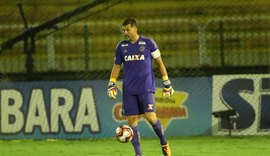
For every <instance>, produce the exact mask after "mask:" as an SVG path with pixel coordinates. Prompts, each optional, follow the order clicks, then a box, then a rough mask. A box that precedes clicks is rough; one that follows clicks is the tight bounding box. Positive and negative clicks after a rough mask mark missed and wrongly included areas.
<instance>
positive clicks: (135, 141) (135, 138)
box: [131, 126, 142, 155]
mask: <svg viewBox="0 0 270 156" xmlns="http://www.w3.org/2000/svg"><path fill="white" fill-rule="evenodd" d="M132 130H133V133H134V135H133V139H132V140H131V143H132V145H133V147H134V150H135V153H136V155H142V152H141V146H140V134H139V131H138V128H137V126H136V127H133V128H132Z"/></svg>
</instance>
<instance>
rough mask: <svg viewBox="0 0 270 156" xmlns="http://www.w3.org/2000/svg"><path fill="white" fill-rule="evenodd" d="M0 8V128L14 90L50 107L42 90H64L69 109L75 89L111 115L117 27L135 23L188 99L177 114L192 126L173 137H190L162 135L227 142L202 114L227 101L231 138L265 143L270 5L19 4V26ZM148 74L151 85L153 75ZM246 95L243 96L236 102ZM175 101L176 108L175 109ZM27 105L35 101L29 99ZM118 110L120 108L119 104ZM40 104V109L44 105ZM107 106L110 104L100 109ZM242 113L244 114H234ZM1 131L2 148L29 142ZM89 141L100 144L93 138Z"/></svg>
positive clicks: (4, 5)
mask: <svg viewBox="0 0 270 156" xmlns="http://www.w3.org/2000/svg"><path fill="white" fill-rule="evenodd" d="M92 3H95V6H94V7H89V9H87V10H84V11H81V12H80V11H78V10H77V12H76V11H74V10H76V9H77V8H81V10H83V6H85V5H87V4H92ZM0 4H1V5H0V7H1V13H0V21H1V24H0V34H1V36H0V44H1V53H0V55H1V57H0V72H1V88H2V91H1V115H2V116H1V123H4V119H3V116H4V115H3V114H4V111H5V110H4V106H3V102H4V100H3V99H6V100H9V99H8V98H4V96H3V95H5V94H4V93H6V92H3V90H4V89H17V90H19V91H21V92H22V96H23V97H28V96H29V95H28V94H27V93H31V91H29V90H31V89H32V88H42V89H41V90H42V91H43V93H44V97H45V100H44V101H46V100H47V99H49V98H50V96H49V93H48V92H49V91H48V90H50V89H51V88H55V86H58V87H59V86H60V88H61V87H62V88H69V89H70V88H71V89H70V90H72V93H74V97H75V100H76V99H78V98H79V97H78V96H79V95H76V93H78V92H77V91H80V90H78V89H80V88H76V87H77V85H79V86H82V88H83V87H86V86H88V87H92V88H93V90H94V93H93V94H94V96H95V101H96V102H97V103H98V104H100V105H102V106H104V109H107V110H109V112H110V111H111V109H112V108H111V107H112V106H113V105H114V104H115V102H108V101H109V99H108V98H107V97H106V83H107V81H108V79H109V75H110V70H111V67H112V64H113V58H114V50H115V46H116V44H117V43H118V42H119V41H120V40H122V38H123V37H122V34H121V29H120V26H121V23H122V21H123V19H125V18H127V17H134V18H136V19H137V21H138V27H139V32H140V33H141V34H143V35H146V36H150V37H152V38H154V39H155V41H156V42H157V44H158V45H159V47H160V50H161V52H162V56H163V60H164V62H165V64H166V66H167V68H168V73H169V76H170V77H171V78H172V82H173V83H174V84H175V88H176V90H177V91H179V95H178V94H177V96H185V94H186V93H187V94H188V95H189V96H188V98H189V99H190V100H189V101H187V103H186V106H187V109H188V110H189V112H188V113H189V115H190V116H188V117H187V118H192V117H194V118H196V120H194V121H193V120H192V119H191V120H184V121H179V122H177V123H175V124H176V125H177V126H178V127H180V128H182V129H180V128H179V129H178V128H176V130H177V131H178V130H179V131H188V132H190V129H191V128H192V129H193V131H192V132H191V133H188V132H179V133H178V132H175V131H173V129H175V127H173V126H171V127H170V129H171V132H170V133H169V132H168V133H169V134H170V135H171V136H174V135H176V136H178V135H211V134H212V133H213V131H218V132H221V134H227V133H228V125H226V124H225V123H224V124H225V125H223V129H222V128H221V129H220V127H219V128H213V127H218V126H220V125H219V124H220V121H219V120H218V119H215V118H213V116H212V115H211V113H212V112H213V111H218V110H224V109H227V108H226V107H225V105H224V99H225V97H227V98H228V97H229V100H228V99H227V101H226V100H225V104H226V105H229V106H231V107H233V108H235V109H236V110H237V111H238V113H240V112H241V114H240V117H239V116H238V119H236V123H234V125H233V126H234V128H235V129H236V130H233V133H235V134H239V135H243V134H244V135H253V134H263V135H267V134H268V129H269V122H270V120H269V115H267V113H268V112H269V110H270V109H269V104H268V103H267V101H268V95H269V93H268V91H269V87H268V77H269V75H267V73H268V72H269V67H268V65H269V63H270V59H269V55H270V52H269V50H270V49H269V41H270V36H269V33H270V29H269V22H270V11H269V7H270V2H269V1H267V0H258V1H252V0H239V1H235V0H218V1H212V0H211V1H209V0H208V1H206V0H205V1H204V0H201V1H197V0H189V1H185V0H178V1H177V0H175V1H171V0H169V1H165V0H155V1H152V0H147V1H142V0H136V1H134V0H128V1H121V0H118V1H117V0H111V1H101V0H97V1H85V0H66V1H62V0H58V1H57V2H56V1H51V0H46V1H37V0H23V1H21V4H22V10H23V12H24V15H25V18H26V21H27V23H24V22H23V17H22V13H20V10H19V7H18V5H17V4H18V2H16V3H15V2H13V1H8V0H2V1H1V2H0ZM72 11H73V12H72ZM67 13H74V14H72V17H71V18H68V19H65V17H68V16H67V15H70V14H67ZM63 15H64V16H63ZM65 15H66V16H65ZM73 15H74V16H73ZM59 17H60V19H59ZM54 19H56V20H59V21H60V22H58V23H55V24H54V25H52V26H51V27H44V28H43V29H38V30H39V31H38V33H32V32H34V31H35V30H36V29H35V28H36V27H38V26H39V25H42V24H44V23H46V22H49V21H54ZM26 25H27V27H26ZM25 32H27V33H25ZM20 34H22V36H23V37H22V38H20V40H19V41H18V42H17V41H16V42H12V41H14V40H12V39H14V38H16V37H17V36H18V35H20ZM10 41H11V42H10ZM156 75H157V76H159V73H158V72H157V71H156ZM120 79H121V78H120ZM230 80H237V81H236V83H235V85H232V86H229V87H231V88H226V89H227V92H226V90H225V89H224V88H223V86H224V85H226V83H227V82H229V81H230ZM230 82H231V81H230ZM250 83H251V85H250ZM157 86H158V87H162V86H161V82H160V81H157ZM46 87H47V88H46ZM234 87H236V88H234ZM222 89H224V90H225V91H224V92H225V93H223V92H222V91H223V90H222ZM237 89H238V90H237ZM221 90H222V91H221ZM64 91H65V90H64ZM231 91H232V93H231ZM246 91H248V92H249V93H246V94H245V93H244V92H246ZM240 92H241V96H236V99H233V98H232V100H231V103H228V102H229V101H230V97H233V96H235V94H234V95H231V94H233V93H236V94H238V93H239V95H240ZM182 93H183V94H182ZM47 94H48V95H47ZM59 94H61V93H59ZM220 94H222V97H221V95H220ZM242 94H243V95H242ZM7 95H8V94H7ZM31 95H33V94H31ZM37 95H40V94H37ZM41 95H42V94H41ZM177 96H176V97H175V98H176V99H175V100H179V99H177ZM239 97H242V98H239ZM10 98H12V96H10ZM14 99H15V98H14ZM30 99H34V100H33V101H35V100H37V101H39V102H40V101H43V100H42V99H38V97H33V98H31V97H30ZM157 100H158V98H157ZM180 100H183V99H182V98H181V99H180ZM252 100H254V101H252ZM117 102H121V99H118V101H117ZM117 102H116V103H117ZM33 103H34V102H33ZM45 103H46V105H49V104H48V103H49V102H45ZM104 103H105V104H104ZM108 103H112V104H111V105H110V106H107V107H106V105H109V104H108ZM161 103H162V100H161ZM164 103H166V102H164ZM181 104H182V103H181ZM239 104H243V106H239ZM248 104H249V105H248ZM10 105H12V104H10ZM27 105H28V103H27V98H26V101H24V102H23V106H22V110H25V109H26V110H27V109H28V108H27V107H28V106H27ZM162 106H163V105H162ZM245 106H248V107H250V106H251V107H253V109H243V110H242V108H246V107H245ZM36 107H37V106H36ZM74 107H78V106H74ZM97 107H98V106H97ZM5 108H12V106H10V107H8V106H7V107H5ZM59 108H60V107H59ZM36 109H40V108H38V107H37V108H36ZM102 109H103V108H102ZM240 109H241V110H240ZM75 110H77V109H76V108H75ZM192 110H195V111H194V112H192ZM25 112H27V111H25ZM10 113H11V114H12V112H10ZM39 113H40V112H39ZM47 113H48V112H47ZM97 113H99V112H97ZM242 113H243V114H242ZM254 113H255V114H254ZM48 114H49V113H48ZM71 114H72V113H71ZM90 114H91V113H90ZM192 114H193V115H194V116H192ZM238 115H239V114H238ZM242 115H243V116H242ZM24 116H27V114H24ZM36 116H39V115H38V114H37V115H36ZM71 116H72V115H71ZM98 116H99V114H98ZM101 117H102V115H101V113H100V116H99V118H100V119H99V120H102V119H101ZM109 117H110V116H109ZM109 117H108V118H109ZM243 117H244V118H243ZM200 118H201V120H200ZM249 119H250V120H249ZM5 120H6V119H5ZM8 120H11V121H9V123H12V122H15V120H16V116H15V119H13V118H12V117H10V118H9V119H8ZM240 120H241V122H240ZM253 120H254V122H253ZM104 122H105V121H104ZM183 122H186V123H185V124H184V123H183ZM105 123H106V122H105ZM105 123H103V124H105ZM213 123H217V124H213ZM243 123H246V124H243ZM36 124H37V123H36ZM39 124H40V123H39ZM50 124H52V123H50ZM117 124H119V123H114V124H112V125H103V126H105V127H103V132H102V133H110V134H109V135H105V137H111V136H112V133H111V132H112V131H113V129H114V128H115V126H116V125H117ZM10 125H11V124H10ZM32 125H35V123H33V124H32ZM59 125H62V128H63V131H65V130H66V129H65V128H66V127H65V126H64V127H63V125H65V123H64V124H63V123H60V120H59ZM188 125H189V126H191V128H190V127H188ZM206 125H209V126H210V127H209V126H206ZM144 126H145V125H144ZM0 127H1V130H2V131H1V133H2V134H1V135H0V136H1V138H2V139H13V138H15V139H16V138H27V137H29V135H27V136H25V135H24V131H26V130H22V129H20V128H18V132H14V133H15V134H14V135H13V136H12V134H9V135H8V136H7V135H6V134H5V133H4V132H3V129H4V128H3V127H4V125H3V124H2V125H1V126H0ZM22 127H24V126H22ZM36 127H38V126H36ZM60 127H61V126H60ZM108 127H111V129H110V128H109V129H108ZM145 127H146V126H145ZM43 128H44V127H43ZM101 128H102V126H101ZM212 128H213V129H214V130H213V131H212ZM241 128H244V129H241ZM40 129H42V128H40ZM40 129H39V128H35V132H36V133H38V132H39V131H40ZM64 129H65V130H64ZM104 129H105V131H104ZM170 129H169V130H168V131H170ZM194 129H196V130H194ZM21 130H22V131H21ZM44 131H45V130H44ZM85 131H87V130H85ZM223 132H224V133H223ZM18 133H19V135H18ZM215 134H216V133H215ZM217 134H219V133H217ZM89 135H90V136H91V134H85V133H84V134H83V135H80V134H76V135H73V136H69V135H65V132H63V134H62V133H61V135H51V134H47V135H45V136H43V135H42V134H41V136H40V135H39V134H37V136H38V138H43V137H44V138H51V137H56V138H70V137H71V138H85V137H89ZM143 136H152V134H143ZM32 137H35V135H33V136H30V138H32ZM91 137H92V136H91ZM93 137H100V136H95V134H94V135H93Z"/></svg>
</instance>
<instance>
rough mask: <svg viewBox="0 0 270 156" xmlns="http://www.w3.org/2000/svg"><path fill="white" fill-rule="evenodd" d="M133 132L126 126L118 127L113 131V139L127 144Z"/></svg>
mask: <svg viewBox="0 0 270 156" xmlns="http://www.w3.org/2000/svg"><path fill="white" fill-rule="evenodd" d="M133 135H134V134H133V130H132V128H131V127H129V126H128V125H120V126H118V127H117V128H116V130H115V137H116V139H117V140H118V141H119V142H121V143H127V142H129V141H131V140H132V138H133Z"/></svg>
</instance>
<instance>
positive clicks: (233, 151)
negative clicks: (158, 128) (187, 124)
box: [0, 136, 270, 156]
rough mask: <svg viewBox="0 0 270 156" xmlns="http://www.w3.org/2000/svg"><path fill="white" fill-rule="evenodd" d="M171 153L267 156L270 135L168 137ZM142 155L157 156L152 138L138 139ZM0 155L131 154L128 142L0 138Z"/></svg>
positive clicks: (183, 154)
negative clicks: (14, 139) (6, 139)
mask: <svg viewBox="0 0 270 156" xmlns="http://www.w3.org/2000/svg"><path fill="white" fill-rule="evenodd" d="M169 140H170V144H171V149H172V155H173V156H269V153H270V148H269V145H270V136H245V137H228V136H227V137H178V138H169ZM141 146H142V151H143V154H144V156H161V149H160V146H159V142H158V140H156V139H146V138H142V140H141ZM0 155H1V156H134V153H133V148H132V145H131V144H130V143H127V144H122V143H119V142H117V141H116V140H114V139H104V140H101V139H98V140H94V139H93V140H82V141H70V140H60V141H55V140H54V141H30V140H26V141H0Z"/></svg>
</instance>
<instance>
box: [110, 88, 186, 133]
mask: <svg viewBox="0 0 270 156" xmlns="http://www.w3.org/2000/svg"><path fill="white" fill-rule="evenodd" d="M161 91H162V88H157V89H156V93H155V102H156V113H157V116H158V118H159V119H160V121H161V123H162V125H163V127H164V130H165V131H166V128H167V127H168V126H169V125H170V122H171V121H172V120H178V119H186V118H188V108H187V106H186V105H185V102H186V100H187V98H188V93H186V92H180V91H175V93H174V95H173V96H172V97H171V98H170V99H165V98H163V97H162V94H161ZM149 109H152V105H149ZM113 117H114V119H115V120H116V121H117V122H124V121H126V120H127V118H126V117H125V116H123V115H122V103H116V104H115V105H114V108H113Z"/></svg>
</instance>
